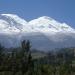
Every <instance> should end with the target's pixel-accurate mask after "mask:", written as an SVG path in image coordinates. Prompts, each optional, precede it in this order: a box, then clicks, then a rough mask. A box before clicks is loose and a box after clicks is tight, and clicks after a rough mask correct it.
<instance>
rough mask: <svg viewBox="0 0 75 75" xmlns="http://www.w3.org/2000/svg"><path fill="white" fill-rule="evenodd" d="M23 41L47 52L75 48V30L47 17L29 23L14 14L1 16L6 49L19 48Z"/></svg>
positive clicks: (1, 36)
mask: <svg viewBox="0 0 75 75" xmlns="http://www.w3.org/2000/svg"><path fill="white" fill-rule="evenodd" d="M23 39H27V40H30V41H31V43H32V48H36V49H39V50H45V51H46V50H50V49H55V48H63V47H75V46H74V44H75V29H74V28H72V27H70V26H69V25H67V24H66V23H60V22H58V21H56V20H54V19H52V18H50V17H47V16H43V17H40V18H37V19H34V20H31V21H29V22H27V21H25V20H24V19H22V18H20V17H19V16H17V15H14V14H1V15H0V42H1V44H2V45H4V46H5V47H18V46H20V42H21V41H22V40H23Z"/></svg>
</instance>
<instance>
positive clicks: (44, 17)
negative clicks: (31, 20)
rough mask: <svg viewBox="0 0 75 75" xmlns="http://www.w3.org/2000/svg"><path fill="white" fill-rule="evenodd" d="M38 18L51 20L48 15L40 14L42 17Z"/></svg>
mask: <svg viewBox="0 0 75 75" xmlns="http://www.w3.org/2000/svg"><path fill="white" fill-rule="evenodd" d="M39 19H49V20H53V19H52V18H51V17H48V16H42V17H39Z"/></svg>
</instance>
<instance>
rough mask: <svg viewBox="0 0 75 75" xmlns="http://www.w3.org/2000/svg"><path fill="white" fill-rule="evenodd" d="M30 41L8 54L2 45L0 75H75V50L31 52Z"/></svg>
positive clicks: (0, 49)
mask: <svg viewBox="0 0 75 75" xmlns="http://www.w3.org/2000/svg"><path fill="white" fill-rule="evenodd" d="M30 48H31V44H30V41H29V40H28V41H25V40H23V41H22V42H21V48H15V49H14V48H13V49H12V48H10V51H11V52H6V51H5V50H6V49H5V48H4V47H2V46H1V45H0V75H75V53H74V51H75V50H74V48H64V49H61V50H58V51H54V52H48V53H44V52H40V51H36V52H31V50H30Z"/></svg>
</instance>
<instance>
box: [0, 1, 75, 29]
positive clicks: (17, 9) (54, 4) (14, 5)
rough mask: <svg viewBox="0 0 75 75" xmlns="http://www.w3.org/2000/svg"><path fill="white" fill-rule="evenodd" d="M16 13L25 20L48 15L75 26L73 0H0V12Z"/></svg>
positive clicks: (74, 5) (74, 3)
mask: <svg viewBox="0 0 75 75" xmlns="http://www.w3.org/2000/svg"><path fill="white" fill-rule="evenodd" d="M2 13H10V14H17V15H19V16H20V17H22V18H24V19H26V20H27V21H29V20H31V19H35V18H37V17H40V16H49V17H52V18H54V19H56V20H57V21H60V22H66V23H67V24H69V25H71V26H72V27H74V28H75V0H0V14H2Z"/></svg>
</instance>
